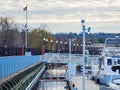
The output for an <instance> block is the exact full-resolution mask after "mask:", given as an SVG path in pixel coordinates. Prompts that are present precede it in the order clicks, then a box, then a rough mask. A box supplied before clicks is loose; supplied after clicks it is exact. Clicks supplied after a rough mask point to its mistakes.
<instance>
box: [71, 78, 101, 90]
mask: <svg viewBox="0 0 120 90" xmlns="http://www.w3.org/2000/svg"><path fill="white" fill-rule="evenodd" d="M72 83H74V85H75V87H77V89H78V90H82V76H76V77H73V79H72ZM85 90H99V85H98V84H96V83H95V82H94V81H92V80H90V79H88V77H86V78H85Z"/></svg>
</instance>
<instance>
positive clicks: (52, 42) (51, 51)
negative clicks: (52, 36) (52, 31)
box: [50, 40, 53, 53]
mask: <svg viewBox="0 0 120 90" xmlns="http://www.w3.org/2000/svg"><path fill="white" fill-rule="evenodd" d="M50 42H51V53H52V44H53V40H51V41H50Z"/></svg>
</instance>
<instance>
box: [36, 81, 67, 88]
mask: <svg viewBox="0 0 120 90" xmlns="http://www.w3.org/2000/svg"><path fill="white" fill-rule="evenodd" d="M66 84H67V83H66V82H64V81H51V82H49V81H42V82H41V84H39V86H38V89H37V90H66V88H65V86H66Z"/></svg>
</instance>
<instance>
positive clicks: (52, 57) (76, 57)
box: [42, 53, 100, 65]
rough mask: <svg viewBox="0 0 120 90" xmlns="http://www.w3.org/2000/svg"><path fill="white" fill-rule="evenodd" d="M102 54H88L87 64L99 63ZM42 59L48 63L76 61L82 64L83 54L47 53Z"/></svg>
mask: <svg viewBox="0 0 120 90" xmlns="http://www.w3.org/2000/svg"><path fill="white" fill-rule="evenodd" d="M99 57H100V55H86V59H87V60H86V64H89V65H91V64H92V65H93V64H94V65H95V64H97V63H98V59H99ZM42 61H47V62H48V63H66V64H67V63H68V62H70V61H75V62H76V63H77V64H79V65H82V54H65V53H63V54H58V53H46V54H45V55H43V56H42Z"/></svg>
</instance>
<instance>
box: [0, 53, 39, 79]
mask: <svg viewBox="0 0 120 90" xmlns="http://www.w3.org/2000/svg"><path fill="white" fill-rule="evenodd" d="M40 61H41V56H40V55H38V56H10V57H1V58H0V79H1V78H5V77H7V76H10V75H12V74H13V73H15V72H18V71H20V70H22V69H24V68H27V67H29V66H31V65H33V64H37V63H39V62H40Z"/></svg>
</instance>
